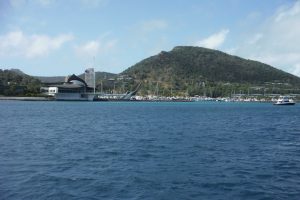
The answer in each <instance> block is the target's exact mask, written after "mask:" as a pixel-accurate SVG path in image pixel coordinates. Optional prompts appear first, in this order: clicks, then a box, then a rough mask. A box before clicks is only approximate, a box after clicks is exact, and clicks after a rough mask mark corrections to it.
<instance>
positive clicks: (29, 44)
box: [0, 31, 74, 58]
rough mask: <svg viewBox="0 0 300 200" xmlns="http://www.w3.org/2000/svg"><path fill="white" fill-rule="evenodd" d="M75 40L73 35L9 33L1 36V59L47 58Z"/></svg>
mask: <svg viewBox="0 0 300 200" xmlns="http://www.w3.org/2000/svg"><path fill="white" fill-rule="evenodd" d="M73 38H74V37H73V36H72V35H71V34H61V35H58V36H56V37H49V36H47V35H25V34H24V33H23V32H22V31H14V32H9V33H7V34H5V35H0V57H1V56H3V57H4V56H5V57H9V56H21V57H26V58H36V57H42V56H46V55H47V54H48V53H50V52H51V51H53V50H57V49H59V48H61V46H62V45H63V44H64V43H66V42H68V41H70V40H73Z"/></svg>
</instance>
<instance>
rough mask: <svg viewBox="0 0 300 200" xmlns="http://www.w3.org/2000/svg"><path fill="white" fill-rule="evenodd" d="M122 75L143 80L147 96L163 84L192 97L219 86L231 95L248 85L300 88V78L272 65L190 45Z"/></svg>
mask: <svg viewBox="0 0 300 200" xmlns="http://www.w3.org/2000/svg"><path fill="white" fill-rule="evenodd" d="M122 74H126V75H128V76H131V77H132V78H133V79H134V80H136V81H142V82H143V83H144V87H145V90H146V91H144V92H146V93H149V90H153V84H156V85H158V84H159V86H160V90H164V91H165V92H167V91H170V90H173V91H174V90H175V91H180V92H185V93H186V92H188V93H189V94H197V93H202V92H203V87H204V86H206V88H205V89H207V88H208V87H210V89H214V90H215V89H216V88H217V87H222V88H219V90H220V89H222V90H224V89H226V88H227V91H226V92H227V93H228V91H229V89H230V88H231V90H232V89H239V88H240V87H245V86H247V87H250V86H252V87H254V86H261V85H263V86H265V85H266V84H272V85H273V89H274V88H275V89H277V88H281V87H279V86H280V85H285V86H289V88H296V87H299V86H300V78H299V77H297V76H294V75H291V74H289V73H286V72H284V71H282V70H279V69H276V68H274V67H272V66H270V65H266V64H264V63H260V62H257V61H252V60H247V59H243V58H240V57H237V56H232V55H229V54H226V53H223V52H221V51H217V50H212V49H206V48H201V47H190V46H178V47H175V48H174V49H173V50H171V51H169V52H165V51H162V52H161V53H159V54H158V55H155V56H152V57H149V58H147V59H144V60H142V61H141V62H139V63H137V64H135V65H134V66H132V67H130V68H128V69H127V70H125V71H124V72H123V73H122ZM274 85H275V87H274ZM225 86H227V87H225ZM229 86H230V88H229ZM233 86H235V87H236V88H233ZM226 92H225V93H226ZM167 93H168V92H167ZM218 93H220V92H218ZM221 93H222V94H220V95H225V94H224V92H222V91H221ZM215 95H219V94H215ZM215 95H214V96H215Z"/></svg>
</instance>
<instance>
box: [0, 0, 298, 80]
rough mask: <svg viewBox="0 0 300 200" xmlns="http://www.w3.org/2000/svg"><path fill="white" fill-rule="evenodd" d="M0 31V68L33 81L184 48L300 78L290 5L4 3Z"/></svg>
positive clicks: (81, 0) (198, 0) (114, 0)
mask: <svg viewBox="0 0 300 200" xmlns="http://www.w3.org/2000/svg"><path fill="white" fill-rule="evenodd" d="M0 27H1V29H0V68H2V69H9V68H19V69H21V70H22V71H24V72H25V73H27V74H30V75H44V76H50V75H51V76H52V75H68V74H72V73H75V74H80V73H82V72H83V71H84V70H85V69H86V68H88V67H91V66H94V67H95V69H96V71H107V72H113V73H119V72H122V71H123V70H125V69H126V68H128V67H130V66H132V65H134V64H135V63H137V62H139V61H141V60H142V59H144V58H147V57H149V56H152V55H155V54H157V53H159V52H160V51H163V50H164V51H170V50H171V49H172V48H174V47H175V46H178V45H185V46H201V47H207V48H212V49H218V50H221V51H224V52H227V53H229V54H232V55H237V56H241V57H243V58H247V59H253V60H258V61H261V62H264V63H267V64H270V65H272V66H274V67H277V68H279V69H282V70H284V71H287V72H290V73H292V74H295V75H297V76H300V38H299V35H300V1H295V0H264V1H261V0H251V1H250V0H248V1H247V0H172V1H171V0H2V1H0ZM93 58H95V59H93Z"/></svg>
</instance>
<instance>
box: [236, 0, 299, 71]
mask: <svg viewBox="0 0 300 200" xmlns="http://www.w3.org/2000/svg"><path fill="white" fill-rule="evenodd" d="M250 34H251V35H249V34H248V36H247V37H246V38H245V39H244V42H243V43H242V44H240V45H239V46H238V47H236V53H237V54H238V55H240V56H242V57H246V58H250V59H253V60H259V61H261V62H264V63H267V64H270V65H272V66H275V67H277V68H280V69H282V70H284V71H287V72H290V73H292V74H294V75H297V76H300V70H299V66H300V39H299V35H300V1H296V2H295V3H294V4H293V5H291V6H290V7H286V6H285V7H281V8H280V9H279V10H278V11H277V12H276V13H275V14H274V16H272V17H270V18H269V19H267V20H266V21H265V22H264V23H263V25H262V26H261V27H258V28H256V30H254V32H253V33H250Z"/></svg>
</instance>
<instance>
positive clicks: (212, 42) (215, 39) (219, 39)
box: [195, 29, 229, 49]
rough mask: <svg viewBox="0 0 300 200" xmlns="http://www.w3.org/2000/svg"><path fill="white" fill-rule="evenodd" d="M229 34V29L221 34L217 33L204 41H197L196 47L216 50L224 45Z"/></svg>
mask: <svg viewBox="0 0 300 200" xmlns="http://www.w3.org/2000/svg"><path fill="white" fill-rule="evenodd" d="M228 33H229V30H228V29H223V30H221V31H220V32H218V33H215V34H213V35H211V36H209V37H207V38H205V39H203V40H200V41H197V42H196V43H195V45H196V46H200V47H206V48H211V49H216V48H218V47H220V46H221V45H222V44H223V43H224V41H225V39H226V36H227V34H228Z"/></svg>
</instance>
